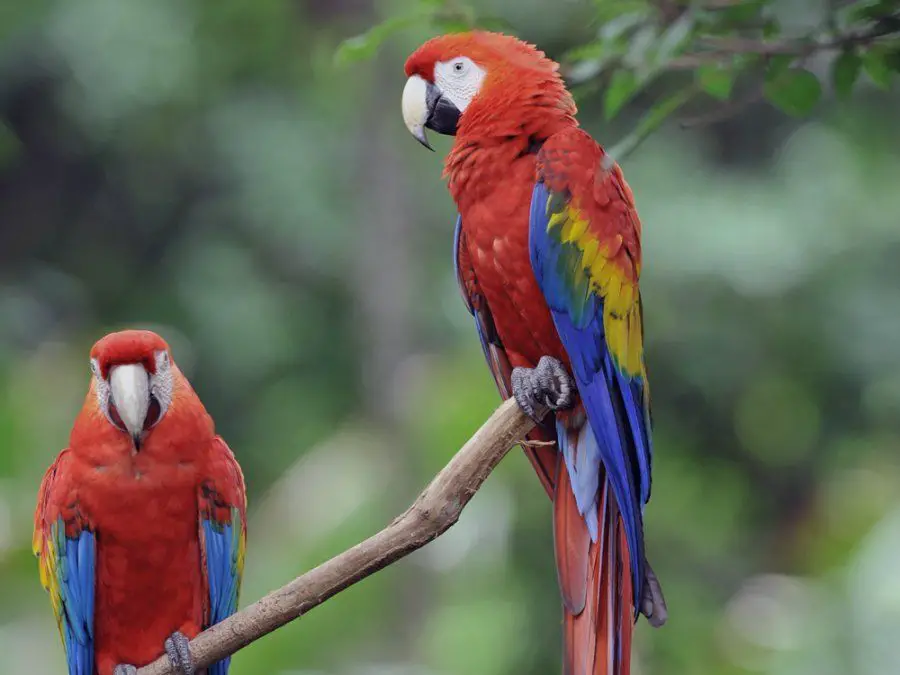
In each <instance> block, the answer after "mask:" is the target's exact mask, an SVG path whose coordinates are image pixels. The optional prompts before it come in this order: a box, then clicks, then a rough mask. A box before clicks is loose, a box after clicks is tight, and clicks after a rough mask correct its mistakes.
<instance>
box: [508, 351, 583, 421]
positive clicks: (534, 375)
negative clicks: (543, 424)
mask: <svg viewBox="0 0 900 675" xmlns="http://www.w3.org/2000/svg"><path fill="white" fill-rule="evenodd" d="M510 380H511V382H512V390H513V396H515V397H516V402H517V403H518V404H519V407H520V408H522V410H523V411H524V412H525V414H526V415H528V416H529V417H530V418H531V419H533V420H535V421H536V422H537V421H539V418H540V415H538V413H539V412H542V410H541V409H542V408H544V407H547V408H550V410H562V409H564V408H568V407H570V406H571V405H572V404H573V403H574V402H575V392H576V391H577V390H576V388H575V381H574V380H573V379H572V376H571V375H569V373H567V372H566V369H565V368H564V367H563V364H562V363H560V362H559V361H558V360H556V359H554V358H553V357H552V356H542V357H541V360H540V361H538V364H537V367H536V368H513V371H512V376H511V378H510Z"/></svg>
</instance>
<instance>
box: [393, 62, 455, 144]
mask: <svg viewBox="0 0 900 675" xmlns="http://www.w3.org/2000/svg"><path fill="white" fill-rule="evenodd" d="M400 104H401V109H402V111H403V122H404V124H406V128H407V129H409V133H411V134H412V135H413V138H415V139H416V140H417V141H419V143H421V144H422V145H424V146H425V147H426V148H428V149H429V150H434V148H432V147H431V144H430V143H429V142H428V136H427V135H426V133H425V129H431V130H432V131H436V132H438V133H439V134H446V135H448V136H453V135H454V134H455V133H456V126H457V124H458V123H459V116H460V112H459V110H458V109H457V107H456V106H455V105H454V104H453V103H452V102H451V101H450V100H449V99H448V98H446V97H445V96H443V94H442V92H441V90H440V89H439V88H438V87H437V86H436V85H434V84H432V83H431V82H426V81H425V80H424V79H423V78H422V77H420V76H418V75H413V76H412V77H410V78H409V79H408V80H407V81H406V86H405V87H403V97H402V99H401V102H400Z"/></svg>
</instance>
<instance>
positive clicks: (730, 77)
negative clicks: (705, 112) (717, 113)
mask: <svg viewBox="0 0 900 675" xmlns="http://www.w3.org/2000/svg"><path fill="white" fill-rule="evenodd" d="M736 75H737V72H736V71H735V70H732V69H731V68H727V67H725V68H723V67H721V66H718V65H716V64H709V65H706V66H700V67H699V68H698V69H697V72H696V80H697V84H699V85H700V88H701V89H703V91H705V92H706V93H707V94H709V95H710V96H713V97H715V98H717V99H719V100H720V101H727V100H728V97H729V96H731V88H732V87H733V86H734V78H735V76H736Z"/></svg>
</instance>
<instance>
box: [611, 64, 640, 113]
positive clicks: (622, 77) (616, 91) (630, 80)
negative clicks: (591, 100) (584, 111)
mask: <svg viewBox="0 0 900 675" xmlns="http://www.w3.org/2000/svg"><path fill="white" fill-rule="evenodd" d="M638 86H639V81H638V79H637V77H636V76H635V74H634V73H632V72H631V71H630V70H625V69H619V70H617V71H616V72H614V73H613V75H612V77H611V78H610V80H609V86H608V87H607V88H606V96H605V97H604V99H603V114H604V116H605V117H606V119H607V120H611V119H612V118H613V117H615V116H616V114H617V113H618V112H619V111H620V110H621V109H622V106H624V105H625V104H626V103H628V101H630V100H631V97H632V96H634V94H635V92H636V91H637V88H638Z"/></svg>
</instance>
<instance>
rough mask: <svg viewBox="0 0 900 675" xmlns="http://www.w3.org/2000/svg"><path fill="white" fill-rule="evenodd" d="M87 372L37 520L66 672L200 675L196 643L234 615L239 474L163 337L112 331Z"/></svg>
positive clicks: (242, 532) (241, 520) (220, 669)
mask: <svg viewBox="0 0 900 675" xmlns="http://www.w3.org/2000/svg"><path fill="white" fill-rule="evenodd" d="M90 363H91V383H90V389H89V391H88V394H87V398H86V399H85V402H84V407H83V408H82V410H81V412H80V414H79V415H78V417H77V418H76V420H75V425H74V426H73V428H72V434H71V437H70V439H69V447H68V448H66V449H65V450H63V451H62V452H61V453H60V454H59V455H58V456H57V458H56V460H55V461H54V462H53V464H52V465H51V466H50V468H49V469H48V470H47V473H46V474H45V475H44V480H43V482H42V483H41V488H40V492H39V495H38V503H37V509H36V512H35V523H34V552H35V554H36V555H37V556H38V558H39V565H40V573H41V582H42V583H43V585H44V587H45V588H46V589H47V591H49V593H50V601H51V603H52V605H53V611H54V613H55V614H56V620H57V623H58V624H59V632H60V635H61V636H62V641H63V646H64V647H65V650H66V661H67V662H68V667H69V675H134V672H135V670H136V667H139V666H143V665H146V664H148V663H150V662H152V661H154V660H156V659H157V658H158V657H159V656H161V655H163V654H168V657H169V659H170V661H171V662H172V664H173V665H174V666H175V667H176V668H178V669H179V671H180V672H182V673H184V674H185V675H192V674H193V673H194V666H193V664H192V662H191V655H190V650H189V648H188V640H189V639H190V638H193V637H194V636H196V635H197V633H199V632H200V631H201V630H203V629H204V628H207V627H209V626H211V625H212V624H214V623H218V622H219V621H221V620H222V619H224V618H225V617H227V616H229V615H230V614H233V613H234V612H235V610H236V609H237V603H238V594H239V591H240V585H241V576H242V573H243V567H244V550H245V545H246V504H247V500H246V494H245V490H244V478H243V475H242V473H241V469H240V466H239V465H238V463H237V461H236V460H235V458H234V455H233V454H232V453H231V450H229V448H228V446H227V445H226V444H225V441H223V440H222V439H221V438H220V437H219V436H217V435H216V433H215V430H214V428H213V422H212V419H211V418H210V416H209V414H207V412H206V409H205V408H204V407H203V404H202V403H201V402H200V399H199V398H198V397H197V394H196V393H194V390H193V389H192V388H191V385H190V384H188V381H187V379H185V377H184V375H182V373H181V371H180V370H179V369H178V366H176V365H175V363H174V362H173V361H172V357H171V354H170V353H169V347H168V345H166V343H165V342H164V341H163V339H162V338H161V337H159V336H158V335H156V334H155V333H151V332H148V331H123V332H121V333H113V334H111V335H107V336H106V337H105V338H103V339H102V340H100V341H99V342H97V344H96V345H94V348H93V349H92V350H91V359H90ZM228 667H229V659H225V660H223V661H219V662H218V663H216V664H214V665H213V666H211V667H210V668H209V669H208V670H206V671H204V672H205V673H207V674H208V675H227V673H228Z"/></svg>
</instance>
